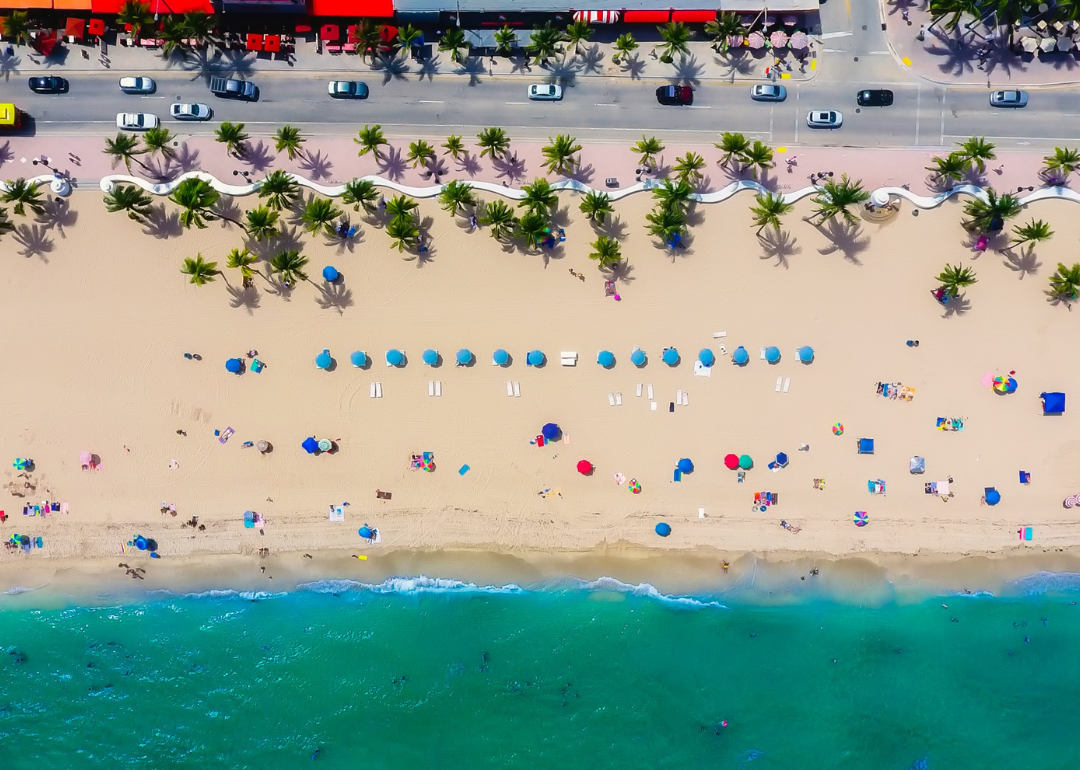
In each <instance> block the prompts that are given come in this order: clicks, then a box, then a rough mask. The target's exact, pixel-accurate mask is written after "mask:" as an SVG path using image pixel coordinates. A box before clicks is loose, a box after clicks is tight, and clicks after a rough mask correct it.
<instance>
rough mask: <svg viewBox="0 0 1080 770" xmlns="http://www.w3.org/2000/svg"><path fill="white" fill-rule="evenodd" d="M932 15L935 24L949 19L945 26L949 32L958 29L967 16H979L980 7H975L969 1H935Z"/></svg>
mask: <svg viewBox="0 0 1080 770" xmlns="http://www.w3.org/2000/svg"><path fill="white" fill-rule="evenodd" d="M973 11H974V14H973V13H972V12H973ZM930 13H931V16H933V22H934V23H937V22H938V21H940V20H941V19H945V18H946V17H948V18H947V19H946V21H945V24H944V27H945V29H946V30H947V31H948V32H952V31H953V30H954V29H956V25H957V24H959V23H960V20H961V19H962V18H963V17H964V15H965V14H966V15H969V16H970V15H975V16H978V15H979V11H978V7H977V6H973V5H972V3H971V2H969V0H934V6H933V8H931V11H930Z"/></svg>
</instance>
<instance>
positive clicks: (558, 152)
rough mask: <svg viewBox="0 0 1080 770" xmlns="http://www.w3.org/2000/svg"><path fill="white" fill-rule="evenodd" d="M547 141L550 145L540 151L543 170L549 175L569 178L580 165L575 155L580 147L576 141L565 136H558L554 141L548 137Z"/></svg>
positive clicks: (579, 150)
mask: <svg viewBox="0 0 1080 770" xmlns="http://www.w3.org/2000/svg"><path fill="white" fill-rule="evenodd" d="M548 141H549V142H551V144H549V145H547V146H545V147H544V148H543V150H542V152H543V153H544V158H545V160H544V168H546V169H547V170H548V173H549V174H563V175H564V176H569V175H570V173H571V172H572V171H573V170H574V168H575V167H577V166H578V165H580V160H579V159H578V158H576V157H575V155H576V154H577V153H579V152H581V145H580V144H578V143H577V139H575V138H574V137H572V136H568V135H566V134H559V135H558V136H556V137H555V138H554V139H552V138H551V137H550V136H549V137H548Z"/></svg>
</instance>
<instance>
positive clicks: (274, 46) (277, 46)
mask: <svg viewBox="0 0 1080 770" xmlns="http://www.w3.org/2000/svg"><path fill="white" fill-rule="evenodd" d="M263 50H264V51H269V52H270V53H278V52H280V51H281V35H267V36H266V42H265V43H263Z"/></svg>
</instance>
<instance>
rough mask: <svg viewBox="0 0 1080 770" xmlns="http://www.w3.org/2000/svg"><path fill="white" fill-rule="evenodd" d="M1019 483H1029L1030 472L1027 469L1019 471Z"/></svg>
mask: <svg viewBox="0 0 1080 770" xmlns="http://www.w3.org/2000/svg"><path fill="white" fill-rule="evenodd" d="M1020 483H1021V484H1030V483H1031V474H1030V473H1028V472H1027V471H1020Z"/></svg>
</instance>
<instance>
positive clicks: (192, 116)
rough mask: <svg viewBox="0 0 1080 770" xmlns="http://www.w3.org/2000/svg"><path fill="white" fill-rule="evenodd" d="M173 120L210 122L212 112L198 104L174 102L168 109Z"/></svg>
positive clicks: (203, 105)
mask: <svg viewBox="0 0 1080 770" xmlns="http://www.w3.org/2000/svg"><path fill="white" fill-rule="evenodd" d="M169 114H170V115H172V116H173V120H210V116H211V115H213V114H214V111H213V110H211V109H210V108H209V107H207V106H206V105H205V104H199V103H198V102H176V103H174V104H173V105H172V106H171V107H169Z"/></svg>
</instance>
